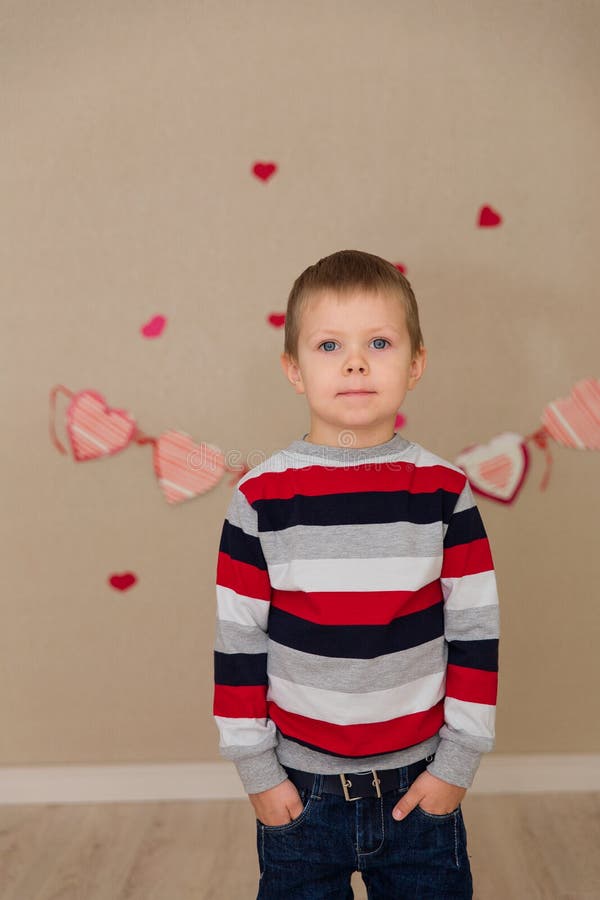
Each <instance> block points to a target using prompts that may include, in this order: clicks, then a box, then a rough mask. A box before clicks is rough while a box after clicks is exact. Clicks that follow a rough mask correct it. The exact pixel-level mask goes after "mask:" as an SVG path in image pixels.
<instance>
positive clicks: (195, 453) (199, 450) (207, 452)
mask: <svg viewBox="0 0 600 900" xmlns="http://www.w3.org/2000/svg"><path fill="white" fill-rule="evenodd" d="M154 471H155V473H156V476H157V478H158V482H159V485H160V488H161V490H162V492H163V494H164V495H165V497H166V499H167V501H168V502H169V503H181V502H182V501H183V500H190V499H192V498H193V497H197V496H198V495H199V494H204V493H206V491H209V490H210V489H211V488H212V487H214V486H215V485H216V484H217V483H218V482H219V481H220V479H221V478H222V477H223V473H224V471H225V457H224V456H223V454H222V453H221V451H220V450H219V448H218V447H214V446H213V445H212V444H204V443H200V444H196V443H195V442H194V441H193V440H192V438H191V437H190V436H189V434H185V432H182V431H166V432H165V433H164V434H161V436H160V437H159V438H158V440H157V441H156V443H155V445H154Z"/></svg>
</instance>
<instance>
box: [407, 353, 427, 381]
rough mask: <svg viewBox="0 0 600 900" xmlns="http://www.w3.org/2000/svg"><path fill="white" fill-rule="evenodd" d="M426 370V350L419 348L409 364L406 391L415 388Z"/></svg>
mask: <svg viewBox="0 0 600 900" xmlns="http://www.w3.org/2000/svg"><path fill="white" fill-rule="evenodd" d="M426 368H427V350H426V349H425V347H421V349H420V350H419V352H418V353H417V355H416V356H415V358H414V359H413V361H412V362H411V364H410V376H409V379H408V390H409V391H412V389H413V388H414V387H416V385H417V382H418V381H419V380H420V379H421V378H422V376H423V373H424V371H425V369H426Z"/></svg>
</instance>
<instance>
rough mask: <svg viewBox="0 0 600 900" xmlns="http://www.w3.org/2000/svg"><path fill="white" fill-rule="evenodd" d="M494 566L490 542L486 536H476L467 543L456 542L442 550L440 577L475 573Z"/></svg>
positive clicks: (485, 570) (455, 576) (488, 569)
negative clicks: (442, 558)
mask: <svg viewBox="0 0 600 900" xmlns="http://www.w3.org/2000/svg"><path fill="white" fill-rule="evenodd" d="M493 568H494V563H493V560H492V552H491V550H490V542H489V540H488V539H487V537H482V538H477V539H476V540H474V541H469V543H467V544H457V545H456V546H455V547H447V548H446V549H445V550H444V560H443V563H442V573H441V576H440V577H441V578H460V577H461V576H462V575H476V574H477V573H478V572H489V571H490V569H493Z"/></svg>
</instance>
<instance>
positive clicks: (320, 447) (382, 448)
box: [283, 431, 411, 462]
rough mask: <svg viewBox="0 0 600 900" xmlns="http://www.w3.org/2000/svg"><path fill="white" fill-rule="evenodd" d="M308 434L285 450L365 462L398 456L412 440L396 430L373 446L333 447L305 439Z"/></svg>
mask: <svg viewBox="0 0 600 900" xmlns="http://www.w3.org/2000/svg"><path fill="white" fill-rule="evenodd" d="M306 434H308V431H307V432H306ZM306 434H304V435H303V436H302V438H299V439H297V440H295V441H292V443H291V444H289V445H288V446H287V447H286V448H285V450H284V451H283V452H284V453H291V454H293V453H296V454H300V455H301V456H313V457H315V458H318V459H321V460H325V461H329V462H364V461H365V460H367V459H369V460H370V459H380V458H381V457H385V456H394V457H396V456H397V455H398V454H399V453H403V452H404V451H405V450H406V449H407V447H410V446H411V441H407V440H406V438H403V437H402V435H401V434H400V433H399V432H395V433H394V436H393V437H391V438H390V439H389V441H384V442H383V444H373V445H372V446H371V447H351V446H350V447H331V446H329V444H313V443H312V441H305V440H304V438H305V437H306Z"/></svg>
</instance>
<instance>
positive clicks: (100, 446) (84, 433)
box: [71, 425, 110, 453]
mask: <svg viewBox="0 0 600 900" xmlns="http://www.w3.org/2000/svg"><path fill="white" fill-rule="evenodd" d="M71 428H72V429H73V431H74V432H75V433H76V434H78V435H79V436H80V437H82V438H84V440H86V441H89V443H90V444H92V446H94V447H98V449H99V450H103V451H104V452H105V453H108V450H109V449H110V448H109V446H108V444H103V443H102V441H99V440H98V438H95V437H94V436H93V435H92V434H90V433H89V431H84V429H83V428H81V426H79V425H72V426H71Z"/></svg>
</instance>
